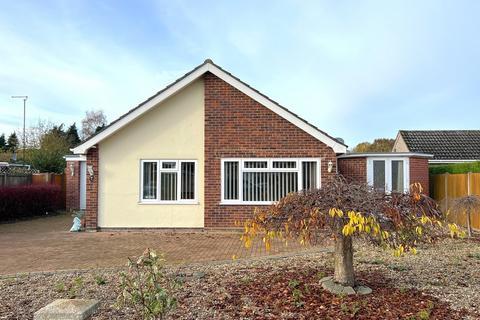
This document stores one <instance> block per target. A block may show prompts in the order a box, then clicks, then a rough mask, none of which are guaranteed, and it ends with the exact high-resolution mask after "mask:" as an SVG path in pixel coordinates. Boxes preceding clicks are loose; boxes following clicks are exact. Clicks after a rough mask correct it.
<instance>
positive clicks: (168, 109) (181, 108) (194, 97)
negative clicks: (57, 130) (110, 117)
mask: <svg viewBox="0 0 480 320" xmlns="http://www.w3.org/2000/svg"><path fill="white" fill-rule="evenodd" d="M204 116H205V114H204V89H203V80H202V79H199V80H197V81H195V82H193V83H192V84H190V85H189V86H188V87H186V88H184V89H183V90H181V91H180V92H179V93H177V94H176V95H175V96H173V97H170V98H169V99H168V100H166V101H164V102H162V103H161V104H159V105H158V106H156V107H155V108H153V109H152V110H150V111H148V112H147V113H146V114H144V115H142V116H141V117H140V118H138V119H136V120H134V121H133V122H131V123H130V124H128V125H127V126H126V127H124V128H122V129H121V130H120V131H118V132H117V133H115V134H114V135H112V136H111V137H108V138H107V139H105V140H104V141H102V142H101V143H100V145H99V181H98V182H99V187H98V190H99V199H98V201H99V202H98V225H99V227H103V228H121V227H127V228H134V227H145V228H148V227H166V228H169V227H176V228H179V227H188V228H195V227H203V225H204V214H203V212H204V210H203V208H204V192H203V190H204V184H203V181H204ZM142 159H188V160H191V159H194V160H197V161H198V163H197V171H198V172H197V180H198V181H197V199H198V200H199V202H198V204H193V205H192V204H169V205H167V204H141V203H139V199H140V198H139V194H140V160H142Z"/></svg>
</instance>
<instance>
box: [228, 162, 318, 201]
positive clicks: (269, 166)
mask: <svg viewBox="0 0 480 320" xmlns="http://www.w3.org/2000/svg"><path fill="white" fill-rule="evenodd" d="M318 187H320V160H319V159H223V160H222V203H223V204H269V203H272V202H274V201H278V200H279V199H281V198H283V197H285V196H286V195H287V194H289V193H291V192H298V191H299V190H309V189H316V188H318Z"/></svg>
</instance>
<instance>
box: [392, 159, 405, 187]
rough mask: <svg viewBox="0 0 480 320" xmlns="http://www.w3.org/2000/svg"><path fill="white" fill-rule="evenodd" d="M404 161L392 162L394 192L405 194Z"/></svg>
mask: <svg viewBox="0 0 480 320" xmlns="http://www.w3.org/2000/svg"><path fill="white" fill-rule="evenodd" d="M404 189H405V186H404V185H403V161H402V160H392V192H403V190H404Z"/></svg>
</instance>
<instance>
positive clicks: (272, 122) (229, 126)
mask: <svg viewBox="0 0 480 320" xmlns="http://www.w3.org/2000/svg"><path fill="white" fill-rule="evenodd" d="M204 84H205V227H206V228H213V227H220V228H229V227H234V223H235V221H242V220H245V219H246V218H249V217H251V215H252V213H253V210H254V208H255V206H245V205H220V200H221V190H220V188H221V177H220V175H221V168H220V166H221V159H222V158H227V157H239V158H248V157H251V158H255V157H316V158H321V159H322V160H321V182H322V183H325V182H326V181H328V180H329V179H331V178H332V177H333V176H334V175H335V170H336V168H335V163H336V155H335V153H334V151H333V150H332V149H331V148H330V147H328V146H327V145H325V144H324V143H322V142H320V141H318V140H317V139H315V138H314V137H312V136H311V135H309V134H308V133H306V132H305V131H303V130H301V129H300V128H298V127H297V126H295V125H293V124H291V123H290V122H288V121H287V120H285V119H283V118H282V117H280V116H279V115H277V114H276V113H274V112H273V111H271V110H270V109H268V108H266V107H264V106H263V105H261V104H259V103H258V102H256V101H255V100H253V99H252V98H250V97H248V96H247V95H245V94H244V93H242V92H240V91H239V90H237V89H235V88H234V87H232V86H230V85H229V84H227V83H226V82H224V81H223V80H221V79H219V78H218V77H216V76H215V75H213V74H211V73H207V74H205V75H204ZM329 161H332V162H333V164H334V167H333V170H332V172H331V173H328V171H327V170H328V169H327V168H328V162H329Z"/></svg>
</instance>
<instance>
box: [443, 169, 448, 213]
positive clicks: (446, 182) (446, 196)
mask: <svg viewBox="0 0 480 320" xmlns="http://www.w3.org/2000/svg"><path fill="white" fill-rule="evenodd" d="M444 176H445V179H443V180H444V183H445V213H448V172H446V173H445V174H444Z"/></svg>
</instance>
